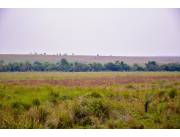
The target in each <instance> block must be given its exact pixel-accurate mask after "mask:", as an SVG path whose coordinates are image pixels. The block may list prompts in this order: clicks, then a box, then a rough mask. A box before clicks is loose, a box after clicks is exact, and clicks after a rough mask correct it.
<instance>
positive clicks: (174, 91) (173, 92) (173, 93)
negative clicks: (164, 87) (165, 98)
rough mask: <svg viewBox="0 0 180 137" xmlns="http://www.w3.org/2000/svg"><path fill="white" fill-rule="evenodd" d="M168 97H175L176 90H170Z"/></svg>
mask: <svg viewBox="0 0 180 137" xmlns="http://www.w3.org/2000/svg"><path fill="white" fill-rule="evenodd" d="M168 94H169V97H170V98H174V97H175V96H176V95H177V90H176V89H171V90H170V91H169V92H168Z"/></svg>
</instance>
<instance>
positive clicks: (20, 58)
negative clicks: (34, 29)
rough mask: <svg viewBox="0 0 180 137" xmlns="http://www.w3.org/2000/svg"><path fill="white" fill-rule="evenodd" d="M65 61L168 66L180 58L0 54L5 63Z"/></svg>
mask: <svg viewBox="0 0 180 137" xmlns="http://www.w3.org/2000/svg"><path fill="white" fill-rule="evenodd" d="M63 58H65V59H67V60H68V61H70V62H74V61H77V62H82V63H89V62H99V63H108V62H115V61H117V60H118V61H124V62H125V63H127V64H130V65H133V64H135V63H137V64H139V65H144V64H145V63H147V62H148V61H156V62H157V63H159V64H168V63H180V57H173V56H172V57H171V56H164V57H161V56H154V57H150V56H144V57H143V56H142V57H138V56H132V57H128V56H87V55H86V56H85V55H68V56H67V55H62V56H57V55H28V54H22V55H21V54H0V60H4V61H5V62H25V61H29V62H34V61H40V62H45V61H47V62H53V63H56V62H58V61H60V60H61V59H63Z"/></svg>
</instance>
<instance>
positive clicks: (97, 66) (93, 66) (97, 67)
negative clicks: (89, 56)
mask: <svg viewBox="0 0 180 137" xmlns="http://www.w3.org/2000/svg"><path fill="white" fill-rule="evenodd" d="M88 65H89V70H90V71H103V70H104V66H103V65H102V64H101V63H96V62H94V63H90V64H88Z"/></svg>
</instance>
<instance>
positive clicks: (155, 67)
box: [145, 61, 159, 71]
mask: <svg viewBox="0 0 180 137" xmlns="http://www.w3.org/2000/svg"><path fill="white" fill-rule="evenodd" d="M145 65H146V70H147V71H158V70H159V65H158V64H157V63H156V62H155V61H148V63H146V64H145Z"/></svg>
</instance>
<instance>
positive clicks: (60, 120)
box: [0, 72, 180, 128]
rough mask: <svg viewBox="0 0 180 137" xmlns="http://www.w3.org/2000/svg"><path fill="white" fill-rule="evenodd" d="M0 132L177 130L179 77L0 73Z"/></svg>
mask: <svg viewBox="0 0 180 137" xmlns="http://www.w3.org/2000/svg"><path fill="white" fill-rule="evenodd" d="M0 128H180V73H178V72H172V73H170V72H98V73H96V72H84V73H81V72H79V73H78V72H74V73H59V72H15V73H0Z"/></svg>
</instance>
